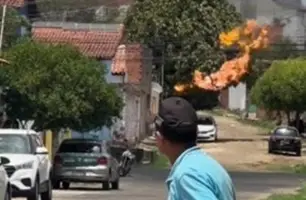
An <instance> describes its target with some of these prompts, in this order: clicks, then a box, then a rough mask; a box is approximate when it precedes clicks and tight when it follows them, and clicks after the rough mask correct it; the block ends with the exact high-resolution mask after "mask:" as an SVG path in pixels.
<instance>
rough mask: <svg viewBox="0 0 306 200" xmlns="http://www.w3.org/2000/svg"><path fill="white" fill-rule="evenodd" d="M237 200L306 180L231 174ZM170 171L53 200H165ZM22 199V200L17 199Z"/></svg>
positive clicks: (141, 173)
mask: <svg viewBox="0 0 306 200" xmlns="http://www.w3.org/2000/svg"><path fill="white" fill-rule="evenodd" d="M230 174H231V176H232V178H233V180H234V183H235V186H236V189H237V198H238V200H248V199H254V198H256V197H258V196H262V195H264V194H268V193H273V191H275V190H284V189H294V188H297V187H299V186H300V185H301V183H303V182H306V176H301V175H297V174H283V173H250V172H232V173H230ZM166 176H167V171H152V170H149V169H148V168H143V169H137V170H136V169H135V170H134V173H133V174H132V175H131V176H130V177H125V178H122V179H121V186H120V187H121V189H120V190H118V191H115V190H110V191H102V190H101V185H100V184H73V185H72V188H71V189H69V190H54V192H53V195H54V198H53V199H54V200H78V199H80V200H81V199H82V200H83V199H88V200H89V199H90V200H100V199H105V200H118V199H123V200H156V199H166V189H165V186H164V179H165V178H166ZM18 199H19V198H18Z"/></svg>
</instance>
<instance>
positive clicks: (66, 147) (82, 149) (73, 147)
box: [58, 141, 102, 153]
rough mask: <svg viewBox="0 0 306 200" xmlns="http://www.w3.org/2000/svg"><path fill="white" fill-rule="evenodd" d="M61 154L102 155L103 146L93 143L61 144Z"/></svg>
mask: <svg viewBox="0 0 306 200" xmlns="http://www.w3.org/2000/svg"><path fill="white" fill-rule="evenodd" d="M58 152H59V153H101V152H102V149H101V145H100V144H98V143H93V142H82V141H69V142H64V143H62V144H61V146H60V148H59V150H58Z"/></svg>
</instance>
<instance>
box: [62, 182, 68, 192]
mask: <svg viewBox="0 0 306 200" xmlns="http://www.w3.org/2000/svg"><path fill="white" fill-rule="evenodd" d="M62 184H63V188H64V189H65V190H68V189H69V187H70V183H69V182H67V181H64V182H63V183H62Z"/></svg>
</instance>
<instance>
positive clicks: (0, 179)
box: [0, 157, 12, 200]
mask: <svg viewBox="0 0 306 200" xmlns="http://www.w3.org/2000/svg"><path fill="white" fill-rule="evenodd" d="M9 162H10V161H9V160H8V159H7V158H4V157H0V199H4V200H11V198H12V195H11V192H12V190H11V186H10V182H9V178H8V176H7V174H6V171H5V169H4V167H3V165H5V164H8V163H9Z"/></svg>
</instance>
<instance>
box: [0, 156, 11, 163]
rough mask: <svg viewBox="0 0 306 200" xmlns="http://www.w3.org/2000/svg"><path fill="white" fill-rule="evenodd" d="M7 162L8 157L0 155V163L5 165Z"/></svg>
mask: <svg viewBox="0 0 306 200" xmlns="http://www.w3.org/2000/svg"><path fill="white" fill-rule="evenodd" d="M8 163H10V160H9V159H8V158H5V157H0V165H6V164H8Z"/></svg>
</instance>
